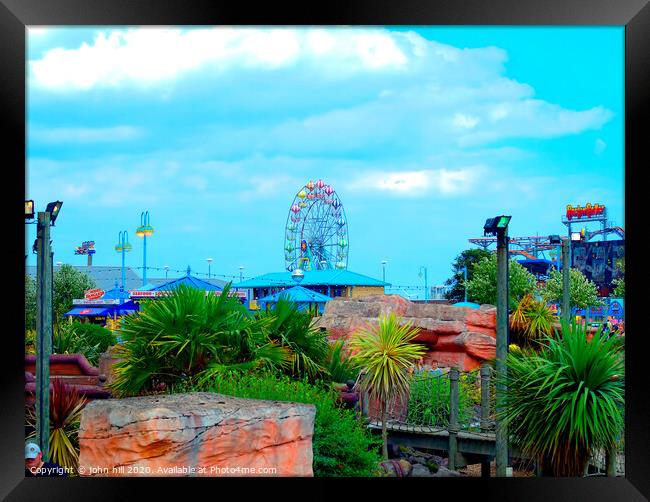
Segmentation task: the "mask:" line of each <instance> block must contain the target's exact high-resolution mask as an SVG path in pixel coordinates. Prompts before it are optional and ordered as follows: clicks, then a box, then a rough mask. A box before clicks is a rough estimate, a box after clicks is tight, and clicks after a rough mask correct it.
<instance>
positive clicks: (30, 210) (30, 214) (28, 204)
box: [25, 200, 34, 220]
mask: <svg viewBox="0 0 650 502" xmlns="http://www.w3.org/2000/svg"><path fill="white" fill-rule="evenodd" d="M25 219H26V220H33V219H34V201H33V200H26V201H25Z"/></svg>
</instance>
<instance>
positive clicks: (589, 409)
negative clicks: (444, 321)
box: [500, 320, 624, 476]
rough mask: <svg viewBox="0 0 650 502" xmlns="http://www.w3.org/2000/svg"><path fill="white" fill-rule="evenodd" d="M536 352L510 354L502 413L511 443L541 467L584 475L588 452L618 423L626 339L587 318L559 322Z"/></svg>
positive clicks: (603, 443)
mask: <svg viewBox="0 0 650 502" xmlns="http://www.w3.org/2000/svg"><path fill="white" fill-rule="evenodd" d="M561 326H562V329H561V333H559V334H557V335H556V336H555V337H553V338H551V337H547V338H546V339H545V343H544V346H543V347H542V348H541V350H540V351H539V352H533V351H516V352H511V353H510V354H509V355H508V358H507V361H506V364H507V368H508V370H507V377H506V378H505V383H506V385H507V387H508V392H507V394H506V395H505V396H504V397H503V398H501V399H502V401H501V406H502V407H503V409H502V412H501V413H500V416H501V418H502V419H504V420H505V422H506V423H507V424H508V426H509V428H510V429H509V431H510V434H511V441H512V443H513V444H514V445H515V446H517V447H519V448H520V449H521V450H522V451H524V452H525V453H527V454H529V455H530V456H531V457H533V458H537V459H538V460H539V461H540V462H541V464H542V466H543V471H544V473H545V474H550V475H552V476H582V475H583V472H584V470H585V467H586V464H587V462H588V459H589V455H590V454H591V452H592V451H593V450H594V449H596V448H608V447H610V446H611V445H613V444H614V443H615V442H616V441H617V439H618V438H619V436H620V434H621V431H622V427H623V406H624V362H623V356H624V352H623V344H622V343H621V342H620V340H617V339H616V337H612V338H610V339H609V340H608V339H606V338H605V337H602V336H601V335H600V332H598V333H596V334H595V335H594V337H593V339H591V341H587V333H586V326H585V325H583V324H576V322H575V320H574V321H573V322H572V323H571V324H570V325H569V324H566V323H564V322H563V323H562V325H561Z"/></svg>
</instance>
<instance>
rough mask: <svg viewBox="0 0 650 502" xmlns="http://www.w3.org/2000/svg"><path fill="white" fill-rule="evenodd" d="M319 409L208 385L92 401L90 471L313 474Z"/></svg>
mask: <svg viewBox="0 0 650 502" xmlns="http://www.w3.org/2000/svg"><path fill="white" fill-rule="evenodd" d="M315 414H316V408H315V406H313V405H309V404H298V403H289V402H281V401H262V400H255V399H242V398H235V397H230V396H223V395H220V394H214V393H208V392H193V393H185V394H169V395H154V396H145V397H132V398H126V399H107V400H101V401H93V402H91V403H90V404H88V405H87V406H86V407H85V408H84V410H83V412H82V416H81V425H80V428H79V447H80V455H79V472H80V474H82V475H85V476H313V471H312V461H313V455H312V436H313V431H314V417H315Z"/></svg>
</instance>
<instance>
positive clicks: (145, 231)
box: [135, 211, 153, 286]
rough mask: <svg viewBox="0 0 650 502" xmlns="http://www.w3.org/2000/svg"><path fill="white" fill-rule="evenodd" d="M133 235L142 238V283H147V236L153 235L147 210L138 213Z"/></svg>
mask: <svg viewBox="0 0 650 502" xmlns="http://www.w3.org/2000/svg"><path fill="white" fill-rule="evenodd" d="M135 235H137V236H138V237H143V238H144V252H143V255H142V256H143V258H142V285H143V286H146V285H147V237H148V236H151V235H153V227H152V226H151V225H150V223H149V211H143V212H142V213H141V214H140V226H139V227H138V228H136V230H135Z"/></svg>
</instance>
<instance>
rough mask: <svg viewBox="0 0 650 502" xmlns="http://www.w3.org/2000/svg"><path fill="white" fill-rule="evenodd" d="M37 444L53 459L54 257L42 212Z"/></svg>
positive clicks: (45, 214)
mask: <svg viewBox="0 0 650 502" xmlns="http://www.w3.org/2000/svg"><path fill="white" fill-rule="evenodd" d="M36 253H37V258H36V260H37V261H36V287H37V288H38V290H37V295H36V403H35V406H36V442H37V444H38V446H39V447H40V449H41V452H42V453H43V460H44V461H48V460H49V446H50V354H51V353H52V264H51V260H52V254H51V251H50V213H48V212H40V213H38V222H37V229H36Z"/></svg>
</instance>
